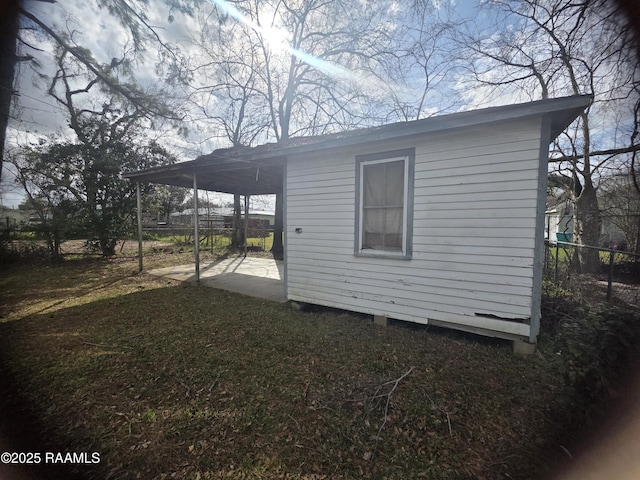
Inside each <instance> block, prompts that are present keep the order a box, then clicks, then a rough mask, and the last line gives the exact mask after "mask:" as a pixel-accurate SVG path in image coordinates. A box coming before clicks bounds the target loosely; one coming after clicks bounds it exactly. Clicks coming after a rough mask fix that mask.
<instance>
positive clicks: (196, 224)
mask: <svg viewBox="0 0 640 480" xmlns="http://www.w3.org/2000/svg"><path fill="white" fill-rule="evenodd" d="M198 213H199V212H198V180H197V179H196V174H195V172H194V173H193V241H194V246H195V251H196V282H199V281H200V230H199V228H198V227H199V223H200V218H199V215H198Z"/></svg>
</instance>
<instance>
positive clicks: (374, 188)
mask: <svg viewBox="0 0 640 480" xmlns="http://www.w3.org/2000/svg"><path fill="white" fill-rule="evenodd" d="M384 172H385V168H384V163H378V164H374V165H366V166H365V167H364V204H365V206H367V207H369V206H379V205H384V183H385V182H384Z"/></svg>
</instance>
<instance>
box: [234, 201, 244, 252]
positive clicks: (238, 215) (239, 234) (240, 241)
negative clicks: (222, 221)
mask: <svg viewBox="0 0 640 480" xmlns="http://www.w3.org/2000/svg"><path fill="white" fill-rule="evenodd" d="M242 245H244V225H243V223H242V207H241V205H240V194H239V193H234V194H233V230H232V232H231V247H233V248H240V247H241V246H242Z"/></svg>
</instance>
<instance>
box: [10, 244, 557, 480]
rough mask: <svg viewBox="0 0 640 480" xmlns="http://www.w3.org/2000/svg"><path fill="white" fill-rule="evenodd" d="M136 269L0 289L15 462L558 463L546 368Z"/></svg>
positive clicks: (434, 470)
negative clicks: (49, 457)
mask: <svg viewBox="0 0 640 480" xmlns="http://www.w3.org/2000/svg"><path fill="white" fill-rule="evenodd" d="M190 260H191V255H190V254H189V253H188V252H185V253H178V252H177V250H176V251H174V252H173V253H166V252H165V253H157V254H155V255H151V256H148V257H147V259H146V265H147V266H148V267H152V266H166V265H168V264H172V263H173V264H177V263H186V262H188V261H190ZM136 267H137V260H136V259H135V258H133V257H126V256H119V257H116V258H113V259H110V260H95V259H94V260H86V259H85V260H82V259H78V260H68V261H65V262H63V263H62V264H60V265H55V266H54V265H52V266H48V267H42V266H26V267H21V268H17V267H16V268H13V269H9V270H8V271H5V272H3V277H2V279H1V280H0V293H1V295H2V298H3V304H2V310H1V311H0V314H1V315H2V321H3V323H2V324H0V348H1V350H0V351H1V352H2V353H1V358H0V360H1V367H0V376H1V378H2V381H3V383H4V385H5V386H7V388H8V393H9V395H7V396H6V397H5V398H4V403H5V405H4V410H3V415H4V416H5V418H7V417H11V418H12V419H13V420H16V419H18V420H19V422H17V425H19V426H21V429H22V434H23V435H22V436H20V437H19V438H18V439H17V441H18V442H21V443H20V444H19V445H18V446H19V448H21V449H23V450H24V449H30V451H43V452H44V451H54V452H56V451H72V452H73V451H91V452H93V451H96V452H99V453H100V455H101V462H100V463H99V464H95V465H77V466H75V467H73V468H71V470H69V471H67V470H65V471H64V475H69V477H67V478H71V477H70V476H72V475H74V474H75V475H76V476H77V477H78V478H118V479H121V478H122V479H128V478H131V479H135V478H143V479H151V478H160V479H162V478H191V479H206V478H263V479H264V478H292V479H320V478H361V477H366V478H402V479H404V478H433V479H436V478H437V479H462V478H475V479H499V478H505V479H506V478H537V477H545V476H546V474H548V472H549V471H550V469H552V468H554V466H555V460H553V459H554V458H556V456H557V455H560V454H561V452H562V449H561V447H560V446H559V444H558V443H557V438H558V437H557V435H558V434H559V433H560V432H559V429H560V428H561V423H559V422H558V412H560V410H561V408H563V405H562V401H563V400H562V399H563V398H564V390H563V388H564V387H563V382H562V379H561V378H560V376H559V375H558V374H556V373H555V372H554V369H553V368H551V362H549V361H547V360H545V358H544V357H543V356H541V355H538V356H534V357H530V358H518V357H515V356H514V355H513V354H512V353H511V348H510V345H508V344H506V343H501V342H497V341H487V340H483V339H479V338H477V337H473V338H468V337H465V336H463V335H459V334H453V333H447V332H444V333H443V332H441V331H437V330H435V329H425V328H418V327H416V326H408V325H404V324H393V325H391V326H390V327H389V328H386V329H384V328H378V327H375V326H374V325H372V323H371V322H370V320H369V319H368V318H366V317H363V316H358V315H351V314H346V313H342V312H334V311H327V310H322V311H317V312H313V313H303V312H297V311H294V310H293V309H291V308H290V307H289V306H288V305H286V304H285V305H282V304H277V303H270V302H268V301H263V300H259V299H254V298H248V297H242V296H240V295H236V294H232V293H228V292H224V291H220V290H214V289H209V288H206V287H198V286H195V285H192V284H180V283H177V282H174V281H167V280H164V279H159V278H155V277H151V276H148V275H146V274H138V273H136ZM407 372H409V373H408V374H407V375H406V376H405V377H403V378H402V379H401V380H400V381H398V382H397V383H395V382H394V381H393V380H394V379H399V378H400V377H402V375H404V374H406V373H407ZM387 382H390V383H387ZM394 386H395V388H394ZM5 423H7V425H5V428H8V429H11V428H15V427H16V421H13V422H12V421H8V422H5ZM47 468H49V467H47V466H42V469H41V470H40V472H41V473H42V472H44V475H45V476H44V477H43V478H51V471H48V470H47Z"/></svg>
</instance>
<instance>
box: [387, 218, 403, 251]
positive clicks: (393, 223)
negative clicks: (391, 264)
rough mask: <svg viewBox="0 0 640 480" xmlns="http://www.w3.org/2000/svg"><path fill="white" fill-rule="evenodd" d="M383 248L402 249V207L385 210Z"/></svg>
mask: <svg viewBox="0 0 640 480" xmlns="http://www.w3.org/2000/svg"><path fill="white" fill-rule="evenodd" d="M385 214H386V218H385V242H384V247H385V248H392V249H397V250H401V249H402V208H388V209H386V210H385Z"/></svg>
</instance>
